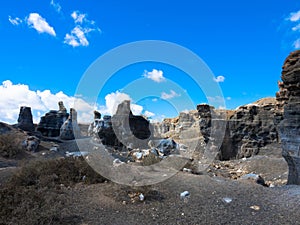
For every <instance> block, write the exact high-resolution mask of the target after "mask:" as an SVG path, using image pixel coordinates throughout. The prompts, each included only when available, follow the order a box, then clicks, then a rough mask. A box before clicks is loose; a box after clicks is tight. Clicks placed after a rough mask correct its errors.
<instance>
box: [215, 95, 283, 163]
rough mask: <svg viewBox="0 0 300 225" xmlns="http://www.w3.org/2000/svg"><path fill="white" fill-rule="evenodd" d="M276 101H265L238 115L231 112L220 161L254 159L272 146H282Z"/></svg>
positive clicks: (247, 108) (229, 112)
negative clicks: (266, 147) (279, 144)
mask: <svg viewBox="0 0 300 225" xmlns="http://www.w3.org/2000/svg"><path fill="white" fill-rule="evenodd" d="M275 109H276V100H275V99H273V98H266V99H261V100H259V101H257V102H254V103H252V104H249V105H245V106H241V107H239V108H238V109H236V110H235V111H227V116H228V120H227V127H226V132H225V137H224V140H223V144H222V146H221V150H220V156H219V159H221V160H229V159H234V158H244V157H251V156H253V155H256V154H258V153H259V151H260V149H261V148H262V147H264V146H266V145H268V144H271V143H277V142H278V131H277V126H276V123H275V118H276V111H275Z"/></svg>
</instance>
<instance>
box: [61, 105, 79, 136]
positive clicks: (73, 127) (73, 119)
mask: <svg viewBox="0 0 300 225" xmlns="http://www.w3.org/2000/svg"><path fill="white" fill-rule="evenodd" d="M59 137H60V139H62V140H73V139H75V137H77V138H78V137H80V128H79V126H78V124H77V112H76V110H75V109H73V108H71V109H70V115H69V118H68V119H67V120H66V121H65V122H64V124H63V125H62V126H61V128H60V135H59Z"/></svg>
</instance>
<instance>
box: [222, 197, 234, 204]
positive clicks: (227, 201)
mask: <svg viewBox="0 0 300 225" xmlns="http://www.w3.org/2000/svg"><path fill="white" fill-rule="evenodd" d="M222 201H223V202H225V203H227V204H229V203H230V202H232V198H229V197H224V198H222Z"/></svg>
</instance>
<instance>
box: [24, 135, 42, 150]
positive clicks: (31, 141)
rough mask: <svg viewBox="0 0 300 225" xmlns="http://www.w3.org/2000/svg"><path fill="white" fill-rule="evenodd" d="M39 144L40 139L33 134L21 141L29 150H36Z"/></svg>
mask: <svg viewBox="0 0 300 225" xmlns="http://www.w3.org/2000/svg"><path fill="white" fill-rule="evenodd" d="M39 144H40V139H39V138H37V137H35V136H28V137H27V138H26V139H25V140H24V141H23V144H22V145H23V147H24V148H25V149H26V150H27V151H29V152H36V151H37V149H38V147H39Z"/></svg>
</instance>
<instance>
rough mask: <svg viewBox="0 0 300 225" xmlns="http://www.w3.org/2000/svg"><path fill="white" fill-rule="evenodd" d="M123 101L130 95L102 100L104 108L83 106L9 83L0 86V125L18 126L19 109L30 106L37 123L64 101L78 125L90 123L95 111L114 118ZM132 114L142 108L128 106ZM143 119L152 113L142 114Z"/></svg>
mask: <svg viewBox="0 0 300 225" xmlns="http://www.w3.org/2000/svg"><path fill="white" fill-rule="evenodd" d="M124 100H130V101H132V99H131V98H130V96H129V95H127V94H125V93H120V92H118V91H117V92H113V93H110V94H108V95H106V97H105V105H97V104H95V103H93V104H91V103H89V102H86V101H85V100H83V99H82V98H79V97H73V96H68V95H66V94H65V93H63V92H62V91H60V92H57V93H52V92H51V91H50V90H43V91H40V90H37V91H32V90H30V88H29V86H28V85H25V84H13V83H12V82H11V81H10V80H6V81H3V82H2V85H0V121H3V122H6V123H10V124H14V123H16V122H17V119H18V115H19V110H20V107H21V106H30V107H31V110H32V114H33V121H34V123H38V122H39V121H40V117H41V116H42V115H44V114H45V113H47V112H48V111H49V110H53V109H54V110H56V109H58V102H59V101H63V102H64V105H65V106H66V108H67V109H68V110H69V109H70V108H75V109H76V111H77V113H78V122H79V123H90V122H91V121H92V120H93V111H94V110H98V111H100V112H101V113H102V114H108V115H113V114H114V113H115V112H116V110H117V106H118V104H120V103H121V102H122V101H124ZM131 110H132V113H133V114H135V115H140V114H142V113H143V110H144V109H143V106H140V105H137V104H131ZM144 114H145V115H146V116H149V115H154V113H152V112H149V111H145V112H144Z"/></svg>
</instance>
